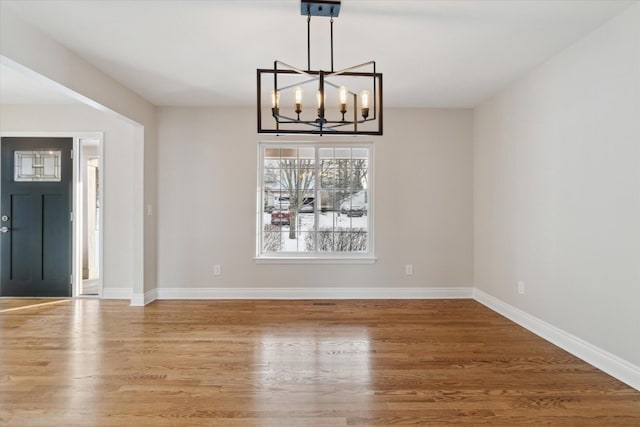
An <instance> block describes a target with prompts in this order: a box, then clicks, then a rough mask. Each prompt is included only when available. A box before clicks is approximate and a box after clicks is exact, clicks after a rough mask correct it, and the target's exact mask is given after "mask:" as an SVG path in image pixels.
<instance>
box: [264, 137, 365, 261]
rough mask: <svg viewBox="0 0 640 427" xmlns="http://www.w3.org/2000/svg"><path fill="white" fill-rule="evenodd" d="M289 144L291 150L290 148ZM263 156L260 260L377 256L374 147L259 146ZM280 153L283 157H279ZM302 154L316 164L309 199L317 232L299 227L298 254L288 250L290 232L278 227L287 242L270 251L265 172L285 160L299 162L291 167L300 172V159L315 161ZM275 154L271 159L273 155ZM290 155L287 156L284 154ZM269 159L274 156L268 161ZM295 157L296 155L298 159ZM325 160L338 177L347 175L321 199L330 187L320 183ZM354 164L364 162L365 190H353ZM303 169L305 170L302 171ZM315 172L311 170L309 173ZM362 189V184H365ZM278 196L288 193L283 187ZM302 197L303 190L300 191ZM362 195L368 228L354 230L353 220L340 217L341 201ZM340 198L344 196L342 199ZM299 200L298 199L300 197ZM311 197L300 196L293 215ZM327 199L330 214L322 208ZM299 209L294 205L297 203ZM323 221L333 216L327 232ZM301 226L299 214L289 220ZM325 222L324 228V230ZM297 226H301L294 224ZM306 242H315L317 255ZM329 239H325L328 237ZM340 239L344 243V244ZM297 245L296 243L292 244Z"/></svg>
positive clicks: (353, 145) (292, 203)
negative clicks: (326, 243) (324, 244)
mask: <svg viewBox="0 0 640 427" xmlns="http://www.w3.org/2000/svg"><path fill="white" fill-rule="evenodd" d="M289 144H291V145H289ZM259 147H260V149H259V153H260V169H261V172H262V175H261V176H260V199H259V200H260V201H259V203H260V215H262V216H261V217H260V220H259V233H258V234H259V235H258V236H257V238H258V242H259V244H258V245H257V246H258V257H260V256H266V257H271V256H276V257H282V256H285V257H290V256H294V257H300V258H308V257H309V256H312V257H315V256H318V257H327V256H334V257H335V256H338V257H346V258H353V256H354V255H355V257H356V258H357V257H359V256H371V255H373V238H372V236H373V230H372V225H373V219H372V215H371V206H372V203H371V200H370V199H371V189H372V185H371V184H372V170H371V169H372V158H373V145H372V144H370V143H367V144H366V146H363V145H362V144H339V143H336V144H335V145H332V146H330V147H327V146H326V145H325V144H322V145H320V144H307V143H268V142H265V143H260V145H259ZM278 150H279V151H278ZM301 150H308V151H307V152H311V150H312V151H313V153H314V158H313V162H312V166H313V170H314V177H313V180H312V185H311V188H310V189H309V190H310V191H308V193H309V194H312V195H313V197H314V221H313V228H312V230H311V231H308V230H306V229H304V228H302V227H296V230H295V233H296V234H295V237H296V239H295V240H296V244H295V248H293V247H291V243H289V248H287V247H285V246H286V240H287V239H288V235H289V232H290V228H289V230H286V228H285V226H280V227H279V230H281V233H280V237H281V239H282V240H283V241H285V242H284V243H283V247H282V248H281V250H276V251H272V250H268V249H269V245H268V244H267V240H268V234H265V233H266V232H267V229H266V228H265V226H266V225H267V224H269V221H268V216H267V215H265V208H264V207H265V206H267V202H268V201H267V200H266V198H267V191H265V189H266V187H265V171H266V169H267V165H268V164H269V163H270V162H271V163H273V161H274V159H276V158H277V161H280V160H282V159H283V158H288V159H295V162H294V164H293V167H294V168H295V167H298V168H299V167H300V162H299V161H300V160H301V159H302V158H306V159H309V160H311V156H309V155H305V156H301V155H300V152H301ZM269 152H271V153H269ZM277 152H279V153H280V155H279V156H277V157H276V156H274V155H273V154H276V153H277ZM283 153H288V155H286V154H283ZM269 154H271V155H269ZM294 154H295V155H294ZM322 160H327V161H329V162H327V167H328V168H329V169H334V170H336V171H341V172H342V173H344V172H345V171H346V176H347V177H348V179H342V180H339V181H340V182H338V183H335V182H334V183H333V184H334V185H333V187H331V188H329V189H328V190H327V191H326V194H324V195H323V194H322V193H321V191H325V189H326V187H325V185H324V184H323V183H322V180H321V173H320V170H321V167H322V166H321V164H322ZM354 160H361V161H362V162H360V164H359V165H358V167H360V168H361V169H363V170H364V176H366V180H365V181H364V182H365V184H364V186H363V185H358V186H355V187H358V188H354V184H353V178H354V174H353V171H354V168H355V163H354V162H353V161H354ZM280 169H288V168H286V167H280ZM301 169H304V168H301ZM307 169H311V168H307ZM361 184H362V181H361ZM280 191H281V192H282V193H287V192H288V191H289V190H285V189H284V188H283V186H282V185H280ZM302 191H304V189H303V190H302ZM358 192H364V193H366V195H365V196H364V198H365V200H366V209H364V212H365V213H364V214H363V216H364V217H365V218H366V219H365V220H364V221H365V222H364V224H362V220H360V221H359V223H360V226H356V225H355V224H354V222H355V220H354V216H353V215H349V216H345V215H343V214H342V213H341V212H340V211H341V207H340V205H341V204H343V203H344V202H345V201H344V200H343V199H345V198H346V195H351V196H353V195H354V194H356V193H358ZM338 194H342V199H340V196H338ZM297 196H300V192H299V194H297ZM305 197H307V195H302V196H300V197H299V200H296V201H294V200H291V201H290V209H295V210H296V211H297V210H298V209H299V208H300V206H302V203H303V200H304V198H305ZM326 197H329V198H330V199H331V200H330V201H329V202H328V203H330V206H329V209H327V210H326V211H325V204H324V202H323V198H326ZM295 202H297V204H295V205H294V203H295ZM348 207H349V209H351V208H352V207H353V200H352V199H349V204H348ZM320 215H331V220H330V227H326V226H325V227H323V221H321V220H320ZM294 218H295V221H298V219H299V218H300V216H299V214H294V215H293V216H292V217H291V221H294ZM326 222H327V221H326V220H325V221H324V223H325V224H326ZM296 225H299V224H296ZM323 229H324V231H327V232H329V233H330V240H331V241H332V246H331V247H330V248H327V249H326V250H324V249H322V248H320V247H319V246H318V239H319V237H318V236H319V233H321V232H322V231H323ZM305 236H310V238H311V237H312V243H313V250H312V251H307V250H308V247H307V246H308V242H307V240H306V239H305ZM324 237H325V238H326V236H324ZM340 237H342V239H340ZM290 240H293V239H290ZM356 240H358V241H360V242H361V245H362V246H360V247H359V248H353V247H352V243H353V242H354V241H356Z"/></svg>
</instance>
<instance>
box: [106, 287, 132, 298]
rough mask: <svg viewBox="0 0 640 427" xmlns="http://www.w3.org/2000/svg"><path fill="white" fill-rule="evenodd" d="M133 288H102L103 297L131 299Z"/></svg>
mask: <svg viewBox="0 0 640 427" xmlns="http://www.w3.org/2000/svg"><path fill="white" fill-rule="evenodd" d="M132 294H133V292H132V290H131V288H102V299H131V295H132Z"/></svg>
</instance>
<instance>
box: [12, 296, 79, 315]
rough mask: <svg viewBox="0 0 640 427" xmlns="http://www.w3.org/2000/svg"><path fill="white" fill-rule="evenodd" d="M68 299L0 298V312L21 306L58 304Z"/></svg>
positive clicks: (19, 308)
mask: <svg viewBox="0 0 640 427" xmlns="http://www.w3.org/2000/svg"><path fill="white" fill-rule="evenodd" d="M67 301H69V300H68V299H60V298H57V299H54V298H46V299H45V298H13V297H12V298H6V299H5V298H0V313H7V312H9V311H16V310H21V309H23V308H31V307H40V306H43V305H50V304H59V303H62V302H67Z"/></svg>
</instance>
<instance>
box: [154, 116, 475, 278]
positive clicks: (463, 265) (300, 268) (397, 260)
mask: <svg viewBox="0 0 640 427" xmlns="http://www.w3.org/2000/svg"><path fill="white" fill-rule="evenodd" d="M158 123H159V129H158V141H159V165H158V170H159V171H160V174H159V178H158V180H159V184H158V188H159V201H158V202H159V207H158V284H159V288H160V289H162V288H181V287H186V288H212V287H214V288H215V287H223V288H234V287H255V288H262V287H303V288H326V287H390V288H394V287H398V286H406V287H441V286H442V287H451V286H465V287H467V286H468V287H470V286H472V264H473V261H472V182H471V179H472V172H471V170H472V157H471V156H472V147H471V134H472V112H471V111H470V110H426V109H425V110H393V109H388V110H385V135H384V136H383V137H371V139H370V140H371V141H373V142H374V144H375V148H374V149H375V171H374V172H375V187H374V197H375V248H376V255H377V256H378V258H379V259H378V261H377V262H376V263H375V264H373V265H291V264H287V265H264V264H256V263H255V261H254V259H253V258H254V256H255V252H256V251H255V247H256V236H255V234H256V183H257V172H256V168H257V152H258V149H257V147H258V141H259V140H260V139H262V140H274V139H275V137H272V138H269V137H265V136H259V135H257V134H256V132H255V109H253V108H244V109H243V108H239V109H229V108H160V109H159V110H158ZM280 140H282V138H280ZM321 140H322V141H327V142H329V141H331V137H327V136H324V137H322V138H321ZM343 140H344V139H343ZM406 263H412V264H413V267H414V274H413V276H406V275H405V271H404V265H405V264H406ZM214 264H220V265H221V266H222V275H221V276H218V277H215V276H214V275H213V265H214Z"/></svg>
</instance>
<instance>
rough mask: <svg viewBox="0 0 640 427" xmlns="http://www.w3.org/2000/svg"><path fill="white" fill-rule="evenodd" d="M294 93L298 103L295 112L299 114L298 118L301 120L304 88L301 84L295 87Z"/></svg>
mask: <svg viewBox="0 0 640 427" xmlns="http://www.w3.org/2000/svg"><path fill="white" fill-rule="evenodd" d="M294 94H295V95H294V98H295V104H296V109H295V112H296V114H297V115H298V120H300V113H301V112H302V88H301V87H300V86H297V87H296V88H295V89H294Z"/></svg>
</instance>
